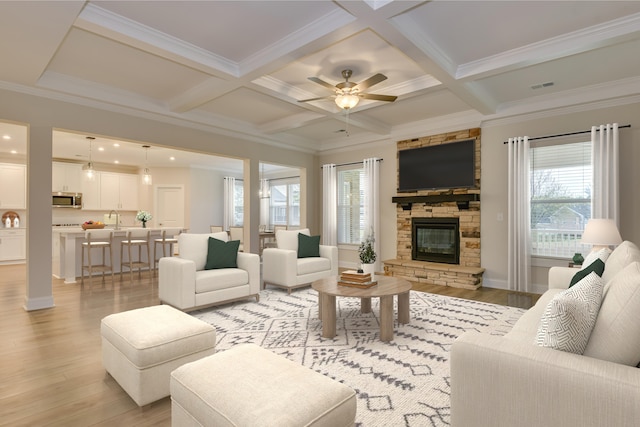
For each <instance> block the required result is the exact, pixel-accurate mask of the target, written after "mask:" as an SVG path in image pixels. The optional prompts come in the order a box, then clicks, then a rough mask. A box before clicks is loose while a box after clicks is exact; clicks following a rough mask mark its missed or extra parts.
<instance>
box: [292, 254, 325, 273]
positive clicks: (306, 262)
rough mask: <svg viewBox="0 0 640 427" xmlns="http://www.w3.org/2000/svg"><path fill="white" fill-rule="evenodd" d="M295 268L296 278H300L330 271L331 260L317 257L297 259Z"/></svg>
mask: <svg viewBox="0 0 640 427" xmlns="http://www.w3.org/2000/svg"><path fill="white" fill-rule="evenodd" d="M297 266H298V268H297V273H298V276H302V275H303V274H311V273H317V272H319V271H327V270H331V260H330V259H329V258H320V257H319V256H318V257H308V258H298V263H297Z"/></svg>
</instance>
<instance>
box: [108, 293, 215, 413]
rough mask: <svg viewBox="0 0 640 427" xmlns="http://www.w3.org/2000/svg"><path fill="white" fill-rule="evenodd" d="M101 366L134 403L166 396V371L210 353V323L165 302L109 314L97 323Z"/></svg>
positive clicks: (167, 389)
mask: <svg viewBox="0 0 640 427" xmlns="http://www.w3.org/2000/svg"><path fill="white" fill-rule="evenodd" d="M100 333H101V334H102V364H103V366H104V368H105V369H106V370H107V372H109V374H111V376H112V377H113V378H114V379H115V380H116V381H117V382H118V384H120V386H121V387H122V388H123V389H124V390H125V391H126V392H127V394H129V396H131V398H132V399H133V400H134V401H135V402H136V403H137V404H138V405H139V406H143V405H147V404H149V403H151V402H154V401H156V400H158V399H162V398H163V397H166V396H168V395H169V378H170V375H171V371H173V370H174V369H176V368H178V367H179V366H181V365H183V364H185V363H187V362H193V361H194V360H198V359H201V358H203V357H205V356H209V355H211V354H213V352H214V347H215V344H216V330H215V328H214V327H213V326H211V325H209V324H208V323H205V322H203V321H201V320H198V319H196V318H195V317H192V316H190V315H188V314H185V313H183V312H181V311H180V310H176V309H175V308H173V307H170V306H168V305H158V306H153V307H145V308H140V309H137V310H131V311H125V312H122V313H116V314H111V315H109V316H107V317H105V318H104V319H102V323H101V325H100Z"/></svg>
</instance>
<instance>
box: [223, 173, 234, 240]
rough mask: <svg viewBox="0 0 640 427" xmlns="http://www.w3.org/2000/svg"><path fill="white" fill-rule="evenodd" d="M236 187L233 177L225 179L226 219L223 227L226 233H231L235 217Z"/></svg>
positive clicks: (224, 218)
mask: <svg viewBox="0 0 640 427" xmlns="http://www.w3.org/2000/svg"><path fill="white" fill-rule="evenodd" d="M235 187H236V179H235V178H234V177H232V176H225V177H224V217H223V227H224V229H225V231H229V227H231V226H232V225H234V224H233V215H234V213H235V201H234V191H235Z"/></svg>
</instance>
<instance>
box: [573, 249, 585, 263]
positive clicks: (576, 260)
mask: <svg viewBox="0 0 640 427" xmlns="http://www.w3.org/2000/svg"><path fill="white" fill-rule="evenodd" d="M572 261H573V263H574V264H576V265H582V263H583V262H584V258H583V257H582V254H581V253H580V252H576V253H575V255H574V256H573V258H572Z"/></svg>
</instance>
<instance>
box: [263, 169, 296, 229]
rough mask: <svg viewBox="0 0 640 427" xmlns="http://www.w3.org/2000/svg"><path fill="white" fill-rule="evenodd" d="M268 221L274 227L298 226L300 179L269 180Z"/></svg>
mask: <svg viewBox="0 0 640 427" xmlns="http://www.w3.org/2000/svg"><path fill="white" fill-rule="evenodd" d="M269 190H270V195H271V197H270V201H269V215H270V216H269V219H270V225H271V228H273V226H274V225H287V226H295V227H297V226H300V178H299V177H294V178H286V179H272V180H269Z"/></svg>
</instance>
